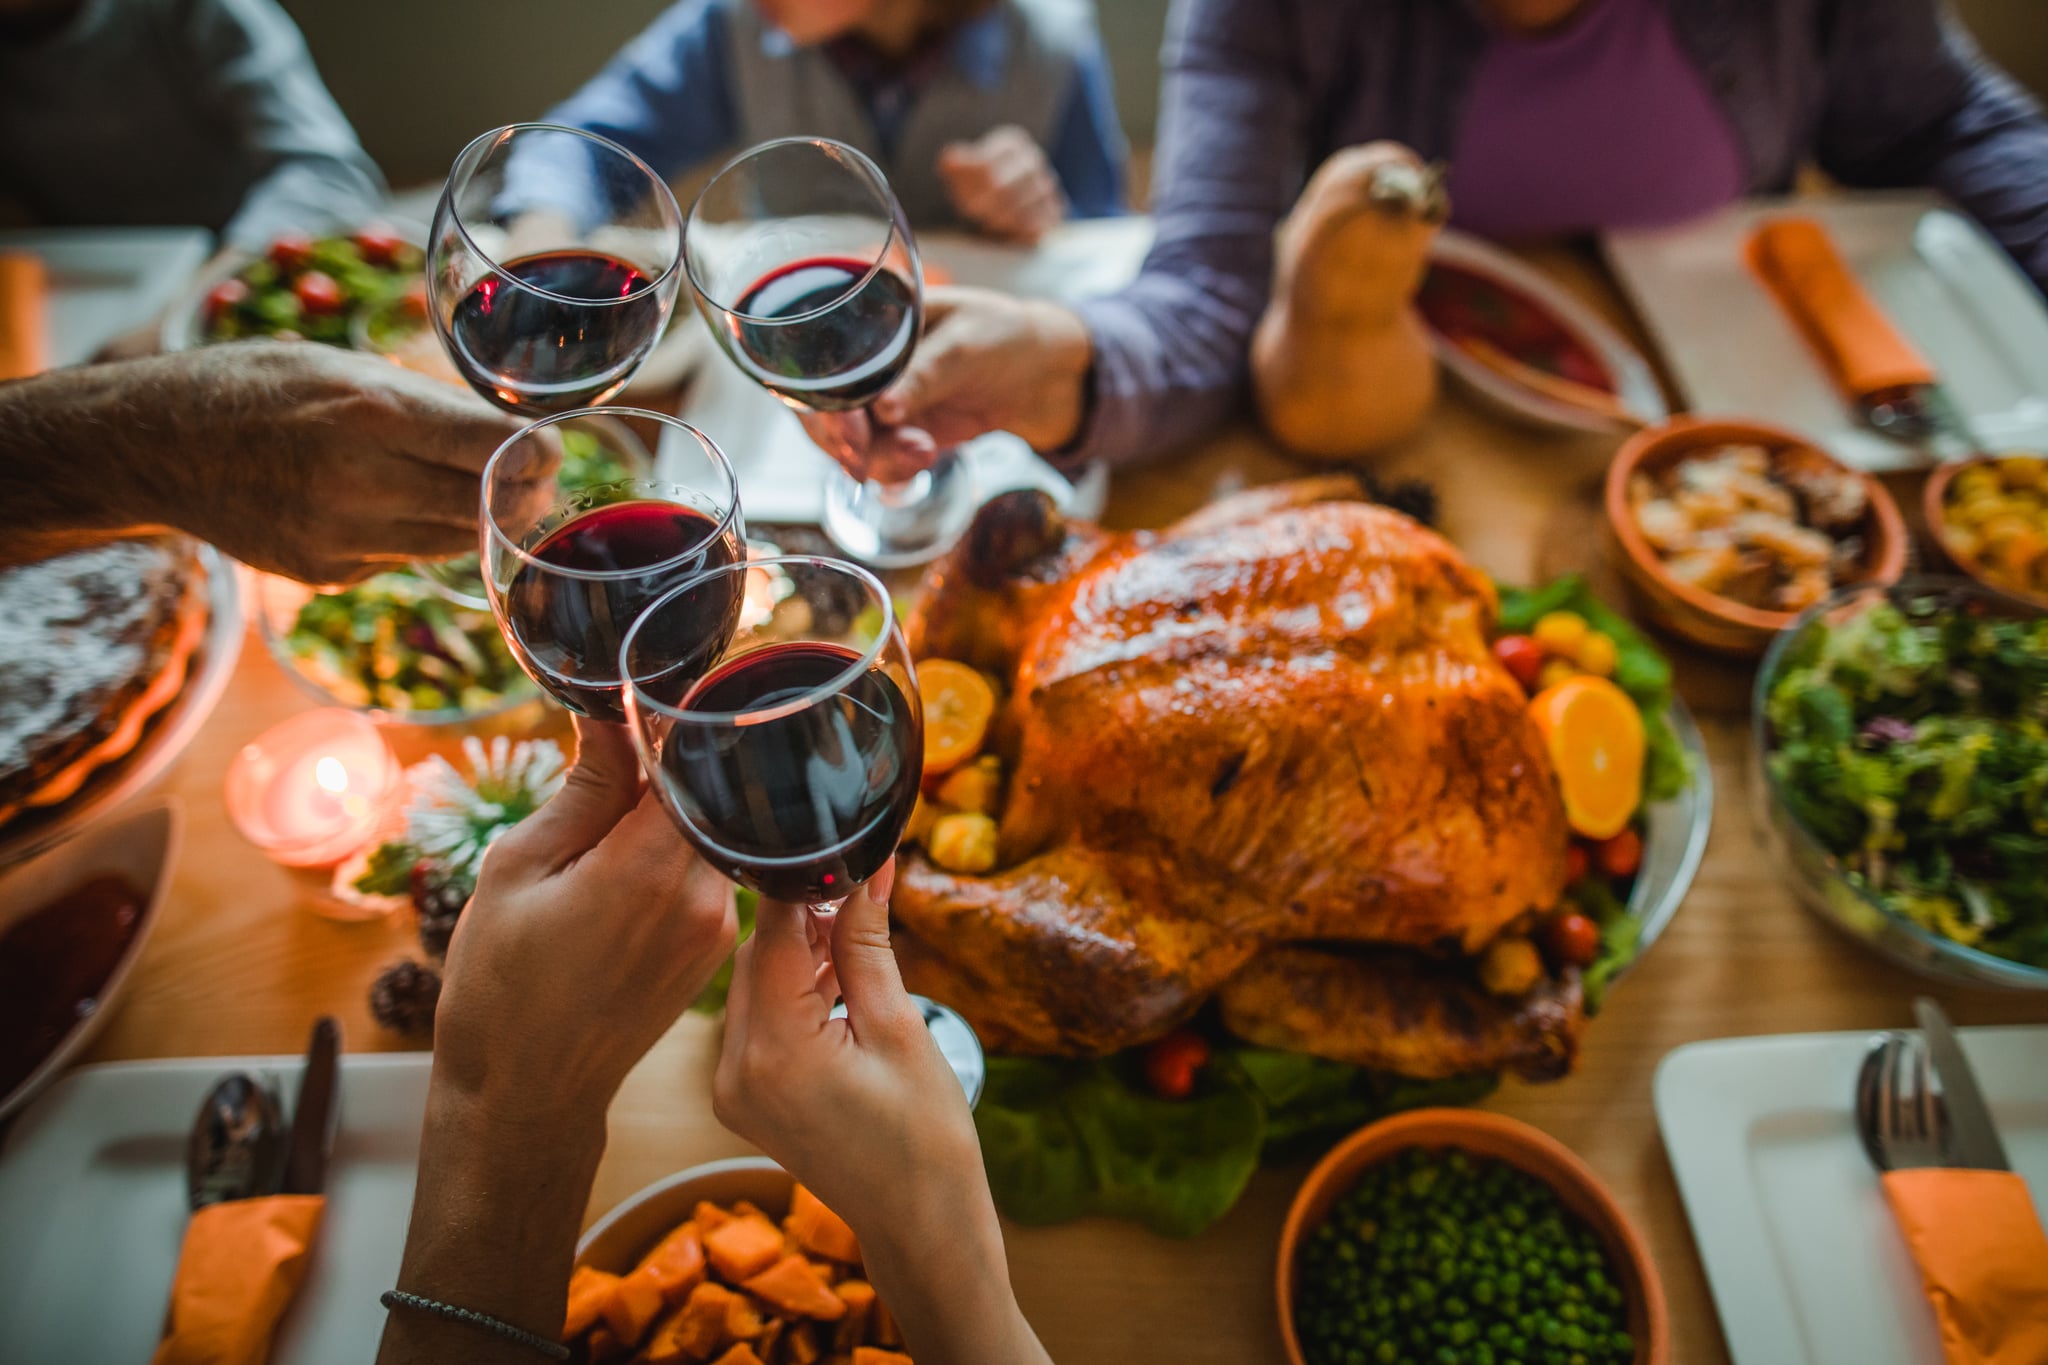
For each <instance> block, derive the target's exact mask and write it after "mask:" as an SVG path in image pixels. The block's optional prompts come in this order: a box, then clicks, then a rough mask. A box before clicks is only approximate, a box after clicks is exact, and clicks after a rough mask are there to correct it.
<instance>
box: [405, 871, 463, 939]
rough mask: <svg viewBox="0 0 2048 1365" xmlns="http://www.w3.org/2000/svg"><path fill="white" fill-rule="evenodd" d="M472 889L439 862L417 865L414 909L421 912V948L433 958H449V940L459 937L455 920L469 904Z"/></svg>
mask: <svg viewBox="0 0 2048 1365" xmlns="http://www.w3.org/2000/svg"><path fill="white" fill-rule="evenodd" d="M469 896H470V888H469V887H468V886H467V885H465V884H464V883H463V882H461V881H459V880H457V879H455V878H453V877H451V876H449V874H448V870H447V869H446V868H445V867H443V866H441V864H439V863H435V862H428V861H425V860H422V861H420V862H417V863H414V864H413V869H412V908H413V909H414V910H415V911H416V912H418V915H419V926H420V947H422V948H424V949H426V951H427V954H428V956H430V957H437V958H439V957H446V956H448V940H449V939H450V938H453V937H454V935H455V921H456V920H457V919H459V918H461V916H462V910H463V907H464V906H466V905H468V904H469Z"/></svg>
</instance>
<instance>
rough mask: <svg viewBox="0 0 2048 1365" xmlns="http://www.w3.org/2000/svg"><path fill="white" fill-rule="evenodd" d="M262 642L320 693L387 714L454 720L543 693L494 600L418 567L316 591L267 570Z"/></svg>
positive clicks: (431, 721)
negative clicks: (501, 625)
mask: <svg viewBox="0 0 2048 1365" xmlns="http://www.w3.org/2000/svg"><path fill="white" fill-rule="evenodd" d="M257 605H258V612H257V624H258V628H259V630H260V631H261V633H262V635H263V643H264V644H265V645H266V646H268V647H269V649H270V653H271V656H272V657H273V658H275V659H276V660H277V662H278V663H279V665H281V666H282V667H283V668H284V670H285V672H286V673H288V674H290V675H291V677H292V679H293V680H294V681H296V682H297V683H298V684H299V685H300V686H301V687H303V688H304V689H305V690H306V691H307V692H308V693H309V694H311V695H312V696H313V697H314V698H315V699H317V700H319V701H320V702H322V703H324V704H326V705H330V706H345V707H348V708H349V709H351V710H355V711H364V712H368V713H370V714H371V715H373V716H374V717H376V718H377V719H378V720H387V721H397V722H403V723H406V724H414V725H448V724H457V723H461V722H464V721H471V720H478V719H481V718H482V717H485V716H492V715H496V714H498V713H500V712H503V711H508V710H510V709H511V708H513V707H515V706H521V705H525V704H526V703H529V702H533V701H535V700H536V699H537V698H538V697H539V695H540V694H539V692H538V690H537V689H536V688H535V687H534V685H533V683H532V682H531V680H529V679H528V678H527V676H526V675H525V674H524V673H522V672H521V671H520V669H519V665H518V664H517V663H516V662H515V661H514V660H513V658H512V654H511V651H510V650H508V649H507V648H506V646H505V638H504V636H503V635H501V634H500V633H499V632H498V625H497V622H496V621H495V620H493V619H492V617H491V613H490V611H489V609H488V608H478V607H472V606H465V605H464V604H462V603H459V602H454V601H451V600H449V599H448V597H447V596H446V595H445V594H444V593H443V592H442V591H441V590H440V589H438V588H437V587H436V586H434V585H433V584H431V583H429V582H427V581H426V580H425V579H424V578H421V577H420V576H419V575H417V574H414V573H410V572H393V573H382V574H378V575H376V576H375V577H373V578H367V579H365V580H363V581H362V582H361V583H357V584H353V585H351V586H349V587H346V588H338V589H331V590H325V591H314V590H311V589H308V588H305V587H302V586H301V585H299V584H296V583H293V582H291V581H290V580H288V579H282V578H264V579H263V580H261V582H260V584H259V586H258V590H257Z"/></svg>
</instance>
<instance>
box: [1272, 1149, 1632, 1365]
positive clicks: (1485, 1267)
mask: <svg viewBox="0 0 2048 1365" xmlns="http://www.w3.org/2000/svg"><path fill="white" fill-rule="evenodd" d="M1278 1291H1279V1300H1280V1333H1281V1337H1282V1339H1283V1340H1284V1341H1285V1343H1286V1346H1287V1356H1288V1359H1289V1361H1290V1362H1291V1365H1665V1362H1666V1361H1668V1359H1669V1357H1670V1349H1671V1347H1670V1323H1669V1319H1668V1315H1667V1313H1666V1310H1665V1306H1664V1288H1663V1285H1662V1284H1661V1283H1660V1282H1659V1281H1658V1279H1657V1272H1656V1267H1655V1266H1654V1265H1652V1264H1651V1261H1650V1256H1649V1252H1648V1249H1647V1248H1646V1246H1645V1244H1644V1242H1643V1240H1642V1238H1641V1236H1640V1235H1638V1234H1637V1232H1636V1230H1635V1229H1634V1228H1633V1227H1632V1226H1630V1224H1629V1221H1628V1218H1627V1216H1626V1215H1625V1214H1623V1213H1622V1211H1621V1208H1620V1206H1619V1205H1618V1204H1616V1203H1615V1202H1614V1197H1613V1196H1612V1195H1611V1194H1609V1193H1608V1192H1607V1189H1606V1187H1605V1186H1604V1185H1602V1184H1601V1183H1600V1180H1599V1177H1598V1176H1596V1175H1594V1174H1593V1172H1592V1170H1591V1168H1589V1167H1588V1166H1587V1165H1586V1163H1585V1162H1583V1161H1581V1160H1579V1158H1578V1157H1576V1156H1574V1155H1573V1154H1572V1152H1571V1151H1570V1150H1569V1149H1568V1148H1566V1147H1565V1146H1564V1145H1563V1144H1561V1143H1559V1142H1557V1141H1556V1140H1555V1139H1553V1138H1551V1137H1549V1136H1547V1135H1545V1134H1543V1133H1541V1132H1538V1131H1537V1130H1536V1129H1534V1128H1531V1127H1530V1126H1529V1125H1527V1124H1525V1123H1520V1122H1517V1121H1516V1120H1514V1119H1510V1118H1504V1117H1502V1116H1501V1115H1498V1114H1489V1113H1486V1112H1484V1111H1481V1110H1475V1109H1418V1110H1414V1111H1412V1112H1410V1113H1406V1114H1397V1115H1395V1116H1394V1117H1392V1118H1389V1119H1383V1120H1381V1121H1380V1122H1378V1123H1375V1124H1371V1125H1369V1126H1368V1127H1365V1128H1362V1129H1360V1130H1359V1131H1358V1132H1356V1133H1354V1134H1352V1135H1351V1136H1350V1137H1349V1138H1347V1139H1345V1141H1343V1142H1342V1143H1340V1144H1339V1145H1338V1146H1337V1147H1336V1148H1335V1149H1334V1150H1332V1151H1331V1152H1330V1154H1329V1155H1328V1156H1326V1157H1324V1158H1323V1160H1322V1162H1321V1164H1319V1165H1318V1166H1317V1167H1316V1168H1315V1170H1314V1171H1313V1172H1311V1173H1310V1175H1309V1177H1308V1179H1307V1180H1306V1181H1305V1182H1304V1183H1303V1184H1302V1187H1301V1190H1300V1192H1299V1193H1298V1194H1296V1195H1295V1199H1294V1206H1293V1207H1292V1208H1291V1209H1289V1210H1288V1214H1287V1223H1286V1225H1285V1227H1284V1228H1283V1229H1282V1231H1281V1234H1280V1260H1279V1267H1278Z"/></svg>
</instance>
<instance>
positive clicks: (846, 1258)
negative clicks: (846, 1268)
mask: <svg viewBox="0 0 2048 1365" xmlns="http://www.w3.org/2000/svg"><path fill="white" fill-rule="evenodd" d="M782 1226H783V1227H784V1228H785V1229H787V1230H788V1232H789V1234H790V1236H792V1237H794V1238H796V1240H797V1242H798V1243H799V1244H800V1245H801V1246H802V1247H803V1248H804V1250H806V1251H809V1252H812V1253H814V1254H816V1255H819V1256H823V1257H824V1258H825V1259H827V1260H829V1261H843V1262H845V1263H846V1264H847V1265H858V1264H859V1263H860V1239H859V1238H857V1237H855V1236H854V1235H853V1229H852V1228H851V1227H848V1226H847V1224H846V1220H845V1219H843V1218H841V1217H840V1216H839V1215H838V1214H836V1213H834V1212H832V1210H830V1209H828V1208H826V1207H825V1205H824V1203H823V1202H822V1201H821V1200H819V1198H818V1196H817V1195H815V1194H812V1193H811V1192H810V1191H809V1190H807V1189H805V1188H804V1187H803V1186H801V1185H799V1186H797V1187H796V1189H795V1190H793V1191H791V1193H790V1196H789V1217H788V1218H785V1219H784V1220H783V1222H782Z"/></svg>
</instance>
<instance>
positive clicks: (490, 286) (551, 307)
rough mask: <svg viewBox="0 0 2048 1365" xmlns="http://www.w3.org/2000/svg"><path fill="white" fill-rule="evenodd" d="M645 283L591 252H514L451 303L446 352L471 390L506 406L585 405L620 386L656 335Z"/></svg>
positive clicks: (655, 313)
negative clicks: (452, 312) (514, 254)
mask: <svg viewBox="0 0 2048 1365" xmlns="http://www.w3.org/2000/svg"><path fill="white" fill-rule="evenodd" d="M508 276H509V277H510V278H507V277H508ZM515 281H516V282H515ZM522 285H527V286H531V288H525V287H522ZM652 286H653V282H652V281H651V280H649V279H648V277H647V276H646V275H645V274H644V273H642V271H641V270H640V268H639V267H637V266H635V265H632V264H631V263H629V262H627V261H622V260H620V259H618V258H617V257H616V256H608V255H606V254H604V253H603V252H600V251H587V250H581V249H577V250H566V251H547V252H542V253H541V254H539V255H537V256H521V257H519V258H518V259H517V260H513V261H508V262H506V263H505V264H504V265H503V266H501V267H499V269H498V270H497V271H495V272H493V273H490V274H487V275H485V276H484V278H483V279H481V280H479V281H477V283H476V286H475V287H474V288H472V289H471V290H470V291H469V293H467V294H465V295H464V296H463V297H462V298H461V299H460V300H459V301H458V302H457V303H456V305H455V313H454V316H453V317H452V318H451V319H450V320H449V324H448V336H449V340H450V343H451V344H450V347H449V354H450V355H451V357H452V358H453V360H454V362H455V367H456V368H457V369H458V370H460V371H461V372H462V377H463V378H464V379H466V380H468V381H469V383H470V385H471V386H472V387H474V388H475V389H476V390H477V391H478V392H480V393H485V394H489V395H491V396H492V397H493V398H494V399H495V400H496V401H497V402H498V403H499V404H500V405H501V406H503V407H506V408H509V409H510V410H512V411H514V412H519V413H525V414H527V415H529V416H535V417H544V416H547V415H548V414H550V413H557V412H567V411H568V410H570V409H571V408H580V407H587V406H589V405H590V404H593V403H597V402H600V401H602V400H603V399H604V397H605V396H606V395H607V394H609V393H611V392H613V391H614V390H616V389H617V388H619V387H620V386H621V385H623V384H624V383H625V382H626V380H627V379H628V378H630V377H631V375H632V373H633V371H634V370H635V369H636V368H637V367H638V366H639V364H640V362H641V361H642V360H644V359H645V358H646V356H647V352H648V351H649V350H650V349H652V348H653V346H654V343H655V341H656V340H658V339H659V337H660V334H661V326H662V304H661V298H660V295H659V294H658V293H657V292H656V291H655V289H654V288H653V287H652Z"/></svg>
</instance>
